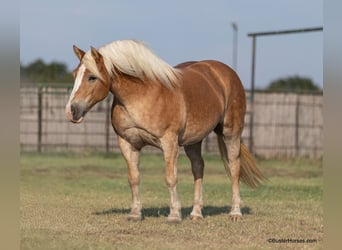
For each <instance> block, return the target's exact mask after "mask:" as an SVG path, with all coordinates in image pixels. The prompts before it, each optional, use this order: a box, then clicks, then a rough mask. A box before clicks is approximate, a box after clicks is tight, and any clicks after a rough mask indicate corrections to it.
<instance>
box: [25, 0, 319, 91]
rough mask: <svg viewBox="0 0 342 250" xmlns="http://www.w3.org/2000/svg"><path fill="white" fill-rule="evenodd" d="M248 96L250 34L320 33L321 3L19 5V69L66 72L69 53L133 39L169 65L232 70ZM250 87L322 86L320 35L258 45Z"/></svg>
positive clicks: (42, 0) (65, 1)
mask: <svg viewBox="0 0 342 250" xmlns="http://www.w3.org/2000/svg"><path fill="white" fill-rule="evenodd" d="M232 22H235V23H236V24H237V26H238V50H237V54H238V58H237V68H236V71H237V73H238V74H239V76H240V78H241V80H242V82H243V84H244V86H245V88H246V89H249V88H250V82H251V63H252V59H251V58H252V39H251V38H250V37H248V36H247V34H248V33H252V32H261V31H262V32H263V31H277V30H287V29H298V28H309V27H322V26H323V0H277V1H271V0H258V1H255V0H241V1H230V0H211V1H208V0H172V1H162V0H159V1H157V0H145V1H138V0H102V1H93V0H92V1H90V0H83V1H77V0H74V1H70V0H59V1H46V0H31V1H21V9H20V62H21V63H22V64H23V65H27V64H29V63H30V62H33V61H34V60H36V59H38V58H41V59H43V60H44V61H45V62H46V63H51V62H52V61H57V62H63V63H65V64H66V65H67V66H68V69H69V70H73V69H74V68H75V67H76V66H77V64H78V59H77V58H76V56H75V55H74V53H73V50H72V45H74V44H75V45H77V46H78V47H79V48H81V49H83V50H85V51H87V50H89V48H90V46H94V47H97V48H99V47H101V46H103V45H105V44H107V43H109V42H111V41H113V40H124V39H137V40H140V41H143V42H144V43H145V44H147V45H148V47H150V48H151V49H152V50H153V51H154V52H155V53H156V54H157V55H158V56H159V57H161V58H162V59H163V60H165V61H166V62H168V63H169V64H170V65H176V64H178V63H181V62H185V61H191V60H205V59H215V60H219V61H222V62H224V63H226V64H228V65H230V66H233V47H234V46H233V29H232V25H231V23H232ZM256 46H257V49H256V71H255V85H256V87H257V88H264V87H265V86H267V85H268V84H269V83H270V82H271V81H273V80H276V79H279V78H282V77H289V76H295V75H298V76H302V77H309V78H311V79H312V80H313V81H314V83H316V84H317V85H318V86H320V87H322V86H323V32H312V33H300V34H291V35H279V36H267V37H259V38H257V42H256Z"/></svg>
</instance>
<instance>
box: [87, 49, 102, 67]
mask: <svg viewBox="0 0 342 250" xmlns="http://www.w3.org/2000/svg"><path fill="white" fill-rule="evenodd" d="M90 51H91V55H92V56H93V58H94V59H95V62H96V63H99V62H101V60H102V55H101V54H100V52H98V51H97V49H95V48H94V47H92V46H90Z"/></svg>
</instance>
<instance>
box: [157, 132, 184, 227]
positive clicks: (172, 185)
mask: <svg viewBox="0 0 342 250" xmlns="http://www.w3.org/2000/svg"><path fill="white" fill-rule="evenodd" d="M161 146H162V150H163V152H164V159H165V182H166V185H167V187H168V188H169V191H170V198H171V199H170V214H169V216H168V218H167V221H168V222H172V223H173V222H176V223H177V222H180V221H181V220H182V213H181V203H180V201H179V199H178V195H177V189H176V185H177V159H178V150H179V147H178V139H177V137H176V136H164V137H163V138H162V139H161Z"/></svg>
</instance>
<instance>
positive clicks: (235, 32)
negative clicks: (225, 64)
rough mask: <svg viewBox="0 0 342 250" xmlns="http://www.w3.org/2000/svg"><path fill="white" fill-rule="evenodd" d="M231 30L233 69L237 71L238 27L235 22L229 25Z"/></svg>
mask: <svg viewBox="0 0 342 250" xmlns="http://www.w3.org/2000/svg"><path fill="white" fill-rule="evenodd" d="M231 25H232V28H233V54H232V55H233V63H232V66H233V69H234V70H235V71H236V70H237V52H238V46H237V44H238V43H237V42H238V26H237V24H236V23H235V22H232V23H231Z"/></svg>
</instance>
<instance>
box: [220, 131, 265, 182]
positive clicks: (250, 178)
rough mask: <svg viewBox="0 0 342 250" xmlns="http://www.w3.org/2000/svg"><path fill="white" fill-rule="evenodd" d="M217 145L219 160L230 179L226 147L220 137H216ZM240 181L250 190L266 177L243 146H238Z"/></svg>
mask: <svg viewBox="0 0 342 250" xmlns="http://www.w3.org/2000/svg"><path fill="white" fill-rule="evenodd" d="M217 140H218V145H219V149H220V153H221V158H222V160H223V163H224V168H225V170H226V173H227V175H228V176H229V178H230V177H231V173H230V168H229V160H228V155H227V147H226V144H225V143H224V140H223V137H222V136H219V135H218V136H217ZM240 179H241V180H242V181H243V182H244V183H245V184H247V185H248V186H249V187H251V188H256V187H258V186H259V185H260V184H261V183H262V182H264V181H265V180H266V177H264V175H263V174H262V173H261V171H260V170H259V169H258V168H257V166H256V164H255V162H254V160H253V157H252V155H251V154H250V153H249V152H248V149H247V147H246V146H245V145H244V144H242V143H241V144H240Z"/></svg>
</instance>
